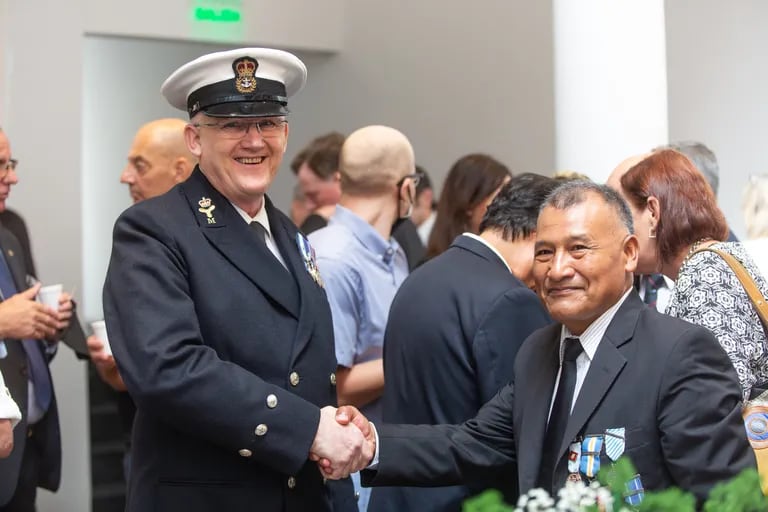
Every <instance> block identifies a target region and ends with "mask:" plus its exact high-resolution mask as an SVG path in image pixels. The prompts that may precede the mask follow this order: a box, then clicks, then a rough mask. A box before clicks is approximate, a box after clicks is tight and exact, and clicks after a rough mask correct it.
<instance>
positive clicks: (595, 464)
mask: <svg viewBox="0 0 768 512" xmlns="http://www.w3.org/2000/svg"><path fill="white" fill-rule="evenodd" d="M602 448H603V436H602V435H592V436H585V437H584V440H583V441H582V442H581V465H580V467H579V470H580V471H581V472H582V473H583V474H584V475H586V476H587V478H595V476H597V472H598V471H600V451H601V450H602Z"/></svg>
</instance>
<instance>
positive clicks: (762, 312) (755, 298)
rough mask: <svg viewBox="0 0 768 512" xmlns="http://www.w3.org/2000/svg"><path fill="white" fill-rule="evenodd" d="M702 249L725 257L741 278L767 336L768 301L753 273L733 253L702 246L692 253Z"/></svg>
mask: <svg viewBox="0 0 768 512" xmlns="http://www.w3.org/2000/svg"><path fill="white" fill-rule="evenodd" d="M702 251H711V252H714V253H715V254H717V255H719V256H720V257H721V258H723V260H725V262H726V263H727V264H728V266H729V267H731V270H733V273H734V274H736V277H738V278H739V282H741V286H743V287H744V290H745V291H746V292H747V295H749V300H751V301H752V305H753V306H754V307H755V310H756V311H757V315H758V316H759V317H760V322H761V323H762V324H763V331H764V332H765V334H766V336H768V303H766V301H765V297H763V294H762V293H761V292H760V289H759V288H758V287H757V284H756V283H755V280H754V279H752V276H751V275H749V272H747V269H746V268H744V265H742V264H741V262H740V261H739V260H737V259H736V258H734V257H733V256H732V255H731V254H729V253H727V252H725V251H722V250H720V249H715V248H712V247H702V248H701V249H697V250H696V251H694V252H693V253H692V254H696V253H697V252H702Z"/></svg>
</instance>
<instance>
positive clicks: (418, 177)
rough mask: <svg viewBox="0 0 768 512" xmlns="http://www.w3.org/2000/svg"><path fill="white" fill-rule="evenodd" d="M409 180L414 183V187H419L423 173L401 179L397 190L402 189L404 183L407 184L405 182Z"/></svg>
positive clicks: (408, 175) (407, 175)
mask: <svg viewBox="0 0 768 512" xmlns="http://www.w3.org/2000/svg"><path fill="white" fill-rule="evenodd" d="M408 178H410V179H411V181H413V186H414V187H418V186H419V182H420V181H421V173H420V172H415V173H413V174H406V175H405V176H403V177H402V178H400V180H399V181H398V182H397V188H400V187H402V186H403V183H405V180H407V179H408Z"/></svg>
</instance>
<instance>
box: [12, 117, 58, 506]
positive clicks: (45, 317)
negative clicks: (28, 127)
mask: <svg viewBox="0 0 768 512" xmlns="http://www.w3.org/2000/svg"><path fill="white" fill-rule="evenodd" d="M17 165H18V162H17V161H16V160H14V159H13V158H11V147H10V143H9V141H8V137H7V136H6V135H5V133H4V132H3V131H2V130H0V211H2V210H4V209H5V201H6V200H7V198H8V195H9V193H10V190H11V187H12V186H13V185H15V184H16V183H17V182H18V177H17V175H16V167H17ZM29 277H30V272H29V270H28V269H27V268H26V265H25V263H24V252H23V250H22V248H21V245H20V244H19V242H18V240H17V239H16V237H15V236H13V234H11V232H10V231H8V230H7V229H5V228H3V227H2V226H0V295H2V302H0V340H2V341H0V344H2V347H0V372H2V374H3V376H4V378H5V385H6V386H7V387H8V390H9V391H10V394H11V396H12V397H13V399H14V400H15V401H16V403H17V404H18V405H19V408H20V409H21V412H22V419H21V421H20V422H19V424H18V425H17V426H16V428H15V429H14V437H13V444H14V450H13V452H11V454H10V456H9V457H8V458H5V459H2V460H0V475H2V478H0V512H11V511H13V512H15V511H27V510H34V504H35V498H36V495H37V487H43V488H45V489H49V490H51V491H56V490H57V489H58V487H59V481H60V479H61V439H60V434H59V415H58V410H57V408H56V396H55V394H54V390H53V382H52V380H51V374H50V371H49V370H48V363H49V362H50V360H51V359H52V358H53V355H54V354H55V352H56V348H57V341H58V339H59V338H60V336H61V334H62V333H63V332H64V330H65V329H66V328H67V327H68V326H69V322H70V319H71V317H72V309H73V306H72V301H71V298H70V296H69V294H66V293H59V295H58V296H57V297H56V298H55V299H54V301H53V302H51V303H49V304H53V305H54V306H56V307H51V306H50V305H46V304H43V303H42V302H38V301H36V300H35V299H36V298H37V296H38V292H40V290H41V285H40V283H36V284H34V285H32V286H31V287H29V286H28V285H27V283H28V282H29Z"/></svg>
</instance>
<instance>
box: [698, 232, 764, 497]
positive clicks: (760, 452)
mask: <svg viewBox="0 0 768 512" xmlns="http://www.w3.org/2000/svg"><path fill="white" fill-rule="evenodd" d="M701 251H711V252H714V253H716V254H717V255H719V256H720V257H721V258H723V260H725V262H726V263H728V266H730V267H731V270H733V273H734V274H736V277H738V278H739V281H740V282H741V285H742V286H743V287H744V290H745V291H746V292H747V295H749V299H750V300H751V301H752V305H753V306H754V307H755V311H757V314H758V316H759V317H760V322H761V323H762V324H763V332H764V333H766V335H768V328H767V326H768V302H766V300H765V297H763V294H762V292H760V289H759V288H758V287H757V284H756V283H755V280H754V279H752V276H751V275H749V272H747V269H745V268H744V265H742V264H741V262H740V261H739V260H737V259H736V258H734V257H733V256H731V255H730V254H728V253H727V252H724V251H721V250H719V249H713V248H712V247H705V248H702V249H699V250H697V251H695V252H701ZM766 387H768V383H758V384H757V385H756V386H755V387H753V388H752V392H751V394H750V398H749V400H747V401H746V402H745V403H744V409H743V410H742V413H741V414H742V417H743V418H744V426H745V427H746V429H747V437H748V438H749V444H751V445H752V449H753V450H754V451H755V458H756V459H757V470H758V472H759V473H760V480H761V486H762V489H763V494H764V495H766V496H768V389H766Z"/></svg>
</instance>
